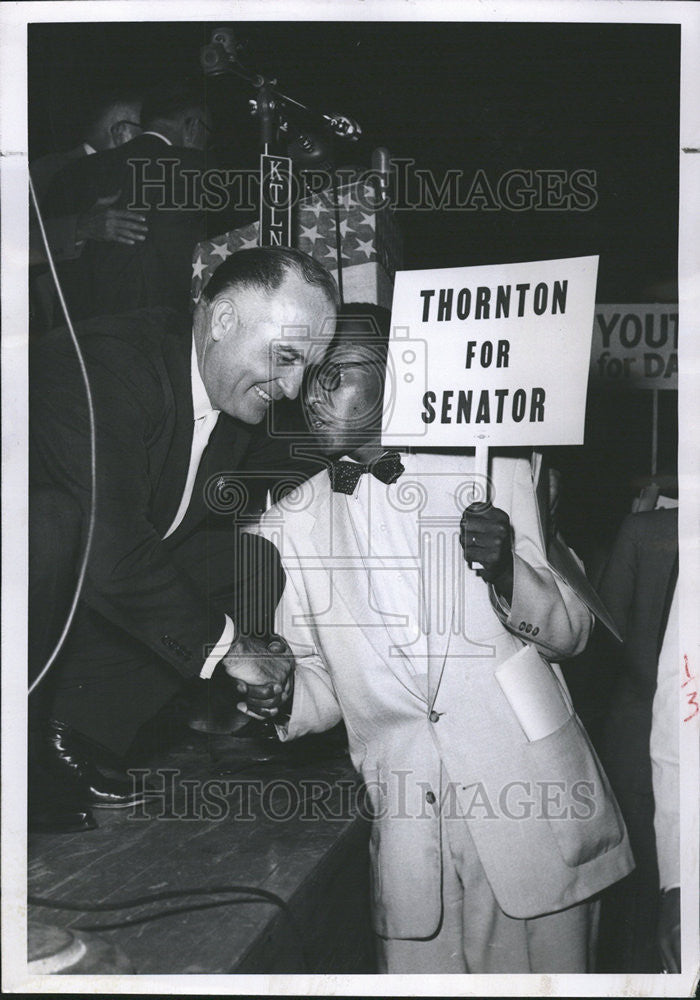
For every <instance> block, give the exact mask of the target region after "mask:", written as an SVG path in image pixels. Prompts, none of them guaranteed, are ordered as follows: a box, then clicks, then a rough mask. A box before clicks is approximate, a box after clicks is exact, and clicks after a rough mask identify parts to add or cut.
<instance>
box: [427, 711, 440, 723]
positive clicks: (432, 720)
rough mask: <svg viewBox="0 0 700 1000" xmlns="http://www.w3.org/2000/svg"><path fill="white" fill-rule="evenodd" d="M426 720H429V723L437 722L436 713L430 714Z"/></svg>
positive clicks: (437, 716)
mask: <svg viewBox="0 0 700 1000" xmlns="http://www.w3.org/2000/svg"><path fill="white" fill-rule="evenodd" d="M428 718H429V719H430V721H431V722H437V721H438V719H439V718H440V716H439V715H438V713H437V712H431V713H430V715H429V716H428Z"/></svg>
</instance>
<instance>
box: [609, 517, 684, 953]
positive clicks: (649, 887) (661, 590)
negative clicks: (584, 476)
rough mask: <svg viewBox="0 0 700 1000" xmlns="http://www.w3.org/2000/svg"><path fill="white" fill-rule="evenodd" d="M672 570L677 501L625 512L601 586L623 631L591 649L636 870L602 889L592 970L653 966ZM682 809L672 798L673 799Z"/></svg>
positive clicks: (612, 768) (612, 780)
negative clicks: (659, 723) (657, 792)
mask: <svg viewBox="0 0 700 1000" xmlns="http://www.w3.org/2000/svg"><path fill="white" fill-rule="evenodd" d="M677 574H678V509H677V508H671V507H669V508H662V509H658V510H649V511H643V512H640V513H636V514H628V515H627V517H626V518H625V520H624V521H623V523H622V526H621V527H620V530H619V532H618V536H617V538H616V540H615V544H614V546H613V549H612V551H611V553H610V556H609V559H608V563H607V565H606V567H605V570H604V573H603V576H602V579H601V582H600V586H599V594H600V597H601V599H602V601H603V603H604V604H605V606H606V608H607V609H608V610H609V612H610V614H611V616H612V618H613V620H614V621H615V623H616V625H617V628H618V631H619V633H620V635H621V636H622V645H620V644H619V643H617V642H615V643H614V645H613V640H611V639H607V638H606V639H605V645H603V643H602V642H601V645H600V648H599V650H598V653H599V660H600V663H602V664H603V665H604V668H605V669H604V670H602V671H601V672H600V677H599V680H600V683H599V691H600V697H601V698H602V699H603V703H604V705H605V706H606V711H605V713H604V715H603V718H602V720H601V727H600V729H601V735H600V739H599V742H598V746H599V752H600V756H601V759H602V761H603V766H604V767H605V770H606V772H607V774H608V777H609V779H610V783H611V785H612V787H613V789H614V791H615V794H616V796H617V798H618V801H619V803H620V808H621V810H622V814H623V816H624V817H625V822H626V824H627V829H628V831H629V835H630V843H631V845H632V852H633V854H634V859H635V862H636V868H635V871H634V872H632V873H631V874H630V875H629V876H628V877H627V878H626V879H624V881H622V882H620V883H618V884H617V885H615V886H613V887H612V888H611V889H610V890H608V891H607V892H606V894H605V895H604V897H603V900H602V907H601V935H600V941H601V949H600V956H599V967H598V971H599V972H658V971H659V970H660V964H659V955H658V951H657V947H656V928H657V923H658V904H659V888H660V887H659V869H658V863H657V847H656V842H655V836H654V790H653V784H652V764H651V758H650V754H649V739H650V733H651V725H652V705H653V701H654V692H655V690H656V684H657V672H658V664H659V651H660V649H661V644H662V641H663V637H664V633H665V631H666V620H667V617H668V612H669V608H670V606H671V598H672V595H673V591H674V588H675V584H676V579H677ZM676 808H677V809H678V808H679V804H678V803H677V804H676Z"/></svg>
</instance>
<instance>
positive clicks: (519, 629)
mask: <svg viewBox="0 0 700 1000" xmlns="http://www.w3.org/2000/svg"><path fill="white" fill-rule="evenodd" d="M525 625H526V622H520V624H519V625H518V632H524V631H525Z"/></svg>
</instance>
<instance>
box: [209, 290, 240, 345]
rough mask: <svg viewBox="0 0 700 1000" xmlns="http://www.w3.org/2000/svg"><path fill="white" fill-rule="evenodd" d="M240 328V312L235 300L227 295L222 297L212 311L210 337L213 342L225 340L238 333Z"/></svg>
mask: <svg viewBox="0 0 700 1000" xmlns="http://www.w3.org/2000/svg"><path fill="white" fill-rule="evenodd" d="M237 328H238V310H237V309H236V304H235V302H234V301H233V299H230V298H228V296H226V295H222V296H220V297H219V298H218V299H217V300H216V302H215V303H214V305H213V306H212V310H211V325H210V335H211V339H212V340H223V339H224V338H225V337H227V336H229V335H230V334H232V333H235V332H236V329H237Z"/></svg>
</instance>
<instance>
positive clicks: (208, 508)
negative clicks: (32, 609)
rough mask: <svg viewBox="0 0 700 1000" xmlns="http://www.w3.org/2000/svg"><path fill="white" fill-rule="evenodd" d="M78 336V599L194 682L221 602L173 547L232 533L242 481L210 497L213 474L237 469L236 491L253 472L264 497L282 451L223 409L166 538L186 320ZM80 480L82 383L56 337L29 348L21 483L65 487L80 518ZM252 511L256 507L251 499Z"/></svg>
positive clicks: (66, 346) (175, 476) (217, 628)
mask: <svg viewBox="0 0 700 1000" xmlns="http://www.w3.org/2000/svg"><path fill="white" fill-rule="evenodd" d="M77 333H78V335H79V337H80V345H81V349H82V351H83V354H84V356H85V362H86V366H87V370H88V375H89V381H90V389H91V393H92V398H93V404H94V410H95V421H96V458H97V461H96V478H97V508H96V520H95V530H94V536H93V542H92V549H91V555H90V560H89V566H88V573H87V576H86V580H85V586H84V590H83V593H82V598H83V600H84V601H85V602H86V603H87V604H88V605H89V606H90V607H92V608H93V609H95V610H97V611H98V612H99V613H100V614H102V615H103V616H104V617H106V618H107V619H109V620H110V621H111V622H114V623H115V624H117V625H118V626H120V627H121V628H122V629H124V630H125V631H126V632H128V633H129V634H131V635H133V636H134V637H136V638H137V639H140V640H141V641H142V642H144V643H145V644H146V645H148V646H149V647H151V648H152V649H153V650H155V652H157V653H158V654H160V655H161V656H162V657H163V658H165V659H166V660H167V661H169V662H170V663H171V664H172V665H173V666H174V667H176V668H177V669H178V670H179V671H180V672H181V673H182V674H184V675H186V676H189V675H197V674H198V673H199V671H200V669H201V666H202V664H203V662H204V660H205V659H206V653H207V646H208V645H210V644H211V643H213V642H215V641H216V640H218V638H219V636H220V635H221V632H222V631H223V627H224V607H223V606H222V605H219V604H216V603H214V602H211V601H210V600H208V599H207V597H206V595H205V594H203V593H202V592H201V591H200V590H199V589H198V588H197V586H196V585H195V584H194V582H193V581H192V580H191V579H190V578H188V577H187V576H186V575H185V574H184V573H183V571H182V570H181V569H179V568H178V566H177V564H176V561H175V559H174V558H173V551H174V550H175V549H177V547H178V546H179V545H181V544H182V543H183V541H184V542H187V541H188V540H189V539H190V536H192V534H193V533H194V532H197V531H200V530H202V529H204V528H207V529H213V528H215V527H217V526H218V527H219V528H220V529H222V530H225V531H228V532H230V531H232V530H233V518H232V515H233V514H234V512H235V509H236V506H238V507H240V506H241V504H240V503H239V502H234V503H233V505H231V503H229V502H228V501H230V500H231V499H232V497H233V498H234V501H235V499H236V497H237V496H239V495H242V493H243V492H244V490H245V485H243V486H242V487H239V488H236V487H233V488H231V484H230V482H227V486H225V487H224V488H222V489H218V492H217V488H216V486H214V487H213V488H212V482H211V481H212V477H213V481H214V483H216V482H217V477H219V476H220V475H223V476H224V477H225V478H227V474H228V476H229V477H230V475H231V473H233V472H238V473H239V474H240V476H241V477H242V479H243V481H244V483H245V478H246V476H247V477H249V478H248V484H249V485H251V486H252V487H253V493H254V492H255V489H256V488H257V491H258V493H259V492H261V491H262V492H263V493H264V490H265V489H266V488H267V487H268V486H269V485H271V484H272V481H273V480H274V479H275V478H279V477H280V476H283V477H284V475H285V458H284V454H283V452H282V449H281V448H280V447H278V446H277V444H276V443H275V442H274V441H270V440H269V439H268V438H267V437H266V436H265V434H264V432H263V430H262V429H261V428H260V427H253V426H251V425H247V424H243V423H240V422H238V421H236V420H234V419H232V418H231V417H229V416H227V415H226V414H223V413H222V414H220V416H219V419H218V422H217V424H216V426H215V428H214V430H213V432H212V435H211V438H210V441H209V445H208V447H207V449H206V451H205V453H204V456H203V458H202V461H201V462H200V466H199V471H198V475H197V479H196V482H195V487H194V491H193V494H192V500H191V502H190V504H189V507H188V510H187V512H186V514H185V517H184V519H183V521H182V523H181V524H180V526H179V527H178V528H177V530H176V531H175V532H174V533H173V534H172V535H171V536H170V537H169V538H168V539H166V540H163V538H162V536H163V535H164V534H165V532H166V531H167V530H168V528H169V526H170V524H171V523H172V521H173V519H174V516H175V513H176V511H177V509H178V507H179V504H180V500H181V497H182V493H183V489H184V484H185V480H186V476H187V470H188V466H189V460H190V450H191V442H192V433H193V409H192V390H191V378H190V358H191V344H192V340H191V334H190V332H189V320H188V319H187V318H183V317H182V316H180V315H178V314H177V313H175V312H173V311H171V310H167V309H152V310H139V311H136V312H133V313H130V314H126V315H124V316H118V317H99V318H95V319H93V320H90V321H87V322H85V323H83V324H79V325H78V328H77ZM286 471H287V472H288V461H287V470H286ZM266 477H267V478H266ZM287 478H289V477H288V476H287ZM90 481H91V477H90V446H89V424H88V410H87V403H86V393H85V387H84V383H83V381H82V378H81V375H80V370H79V367H78V361H77V356H76V353H75V350H74V348H73V345H72V343H71V341H70V339H69V337H68V334H67V332H66V331H65V330H63V329H59V330H55V331H53V332H52V333H50V334H47V335H46V337H44V338H41V339H40V340H39V341H37V342H36V343H35V344H34V345H33V347H32V352H31V358H30V482H31V484H32V485H37V486H49V487H53V488H59V489H61V490H63V491H65V492H67V493H69V494H70V495H71V496H73V497H74V498H75V499H76V500H77V501H78V503H79V505H80V507H81V509H82V510H83V513H84V521H85V523H87V515H88V512H89V509H90ZM207 484H209V487H208V488H207ZM250 503H251V505H252V506H255V505H256V503H255V498H254V496H252V497H251V499H250ZM213 522H218V525H217V523H213ZM226 610H228V611H229V612H231V607H230V606H229V607H228V608H227V609H226Z"/></svg>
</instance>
